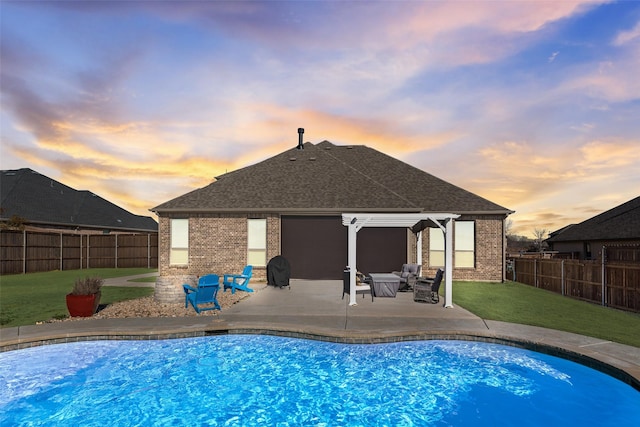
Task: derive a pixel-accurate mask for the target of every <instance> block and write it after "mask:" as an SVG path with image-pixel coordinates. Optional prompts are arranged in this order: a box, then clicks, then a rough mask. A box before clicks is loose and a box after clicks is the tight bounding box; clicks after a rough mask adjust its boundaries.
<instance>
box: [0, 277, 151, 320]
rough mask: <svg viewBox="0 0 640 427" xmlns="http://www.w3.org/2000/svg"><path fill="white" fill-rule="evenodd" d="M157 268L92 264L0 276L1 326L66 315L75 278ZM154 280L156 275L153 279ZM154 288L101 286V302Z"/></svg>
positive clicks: (133, 296) (119, 298) (134, 295)
mask: <svg viewBox="0 0 640 427" xmlns="http://www.w3.org/2000/svg"><path fill="white" fill-rule="evenodd" d="M154 271H157V270H155V269H148V268H117V269H115V268H92V269H88V270H70V271H51V272H44V273H29V274H16V275H10V276H0V326H2V327H12V326H22V325H33V324H35V323H36V322H43V321H46V320H50V319H60V318H65V317H68V316H69V312H68V311H67V305H66V302H65V296H66V295H67V294H68V293H69V292H71V289H72V288H73V283H74V282H75V280H76V278H79V277H87V276H98V277H102V278H103V279H107V278H111V277H122V276H129V275H134V274H143V273H151V272H154ZM153 280H155V278H154V279H153ZM153 291H154V289H153V288H152V287H149V288H128V287H115V286H103V287H102V297H101V298H100V305H105V304H112V303H114V302H118V301H125V300H130V299H136V298H141V297H144V296H147V295H151V294H153Z"/></svg>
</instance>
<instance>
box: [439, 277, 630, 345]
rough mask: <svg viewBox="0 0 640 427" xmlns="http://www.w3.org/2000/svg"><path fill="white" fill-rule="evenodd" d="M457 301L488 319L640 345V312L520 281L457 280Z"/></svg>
mask: <svg viewBox="0 0 640 427" xmlns="http://www.w3.org/2000/svg"><path fill="white" fill-rule="evenodd" d="M441 290H442V288H441ZM453 303H454V305H459V306H460V307H463V308H465V309H467V310H469V311H470V312H472V313H473V314H475V315H477V316H479V317H481V318H483V319H486V320H500V321H503V322H511V323H520V324H525V325H532V326H542V327H545V328H550V329H556V330H560V331H566V332H573V333H576V334H581V335H587V336H590V337H594V338H601V339H604V340H608V341H615V342H618V343H622V344H628V345H632V346H635V347H640V314H637V313H629V312H624V311H620V310H614V309H611V308H607V307H602V306H599V305H595V304H592V303H588V302H585V301H579V300H575V299H572V298H568V297H563V296H562V295H559V294H556V293H553V292H549V291H546V290H543V289H537V288H534V287H532V286H528V285H523V284H521V283H517V282H505V283H484V282H454V284H453Z"/></svg>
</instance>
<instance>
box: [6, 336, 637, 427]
mask: <svg viewBox="0 0 640 427" xmlns="http://www.w3.org/2000/svg"><path fill="white" fill-rule="evenodd" d="M0 389H2V390H6V392H3V393H2V394H1V395H0V408H1V409H0V425H3V426H4V425H18V426H19V425H25V426H26V425H29V426H32V425H33V426H38V425H57V426H74V427H75V426H77V425H82V426H98V425H100V426H102V425H105V424H106V425H119V426H127V425H132V426H133V425H136V426H137V425H145V426H146V425H152V426H164V425H207V426H254V425H265V426H306V425H309V426H311V425H313V426H425V425H434V426H438V425H443V426H444V425H455V426H477V425H491V426H500V425H515V424H518V425H522V426H527V425H531V426H537V425H543V426H545V427H550V426H560V425H563V426H564V425H567V424H568V423H571V424H572V425H593V421H594V420H597V424H598V425H602V426H609V425H610V426H614V425H615V426H617V427H620V426H637V425H640V393H638V392H637V391H636V390H634V389H633V388H631V387H630V386H628V385H626V384H624V383H622V382H620V381H618V380H616V379H614V378H612V377H609V376H607V375H605V374H602V373H600V372H597V371H594V370H591V369H589V368H586V367H584V366H582V365H578V364H576V363H572V362H569V361H567V360H563V359H558V358H555V357H552V356H548V355H544V354H540V353H535V352H531V351H528V350H523V349H517V348H512V347H505V346H501V345H496V344H487V343H479V342H464V341H416V342H400V343H389V344H375V345H365V344H362V345H353V344H351V345H349V344H336V343H328V342H320V341H309V340H302V339H294V338H285V337H277V336H262V335H258V336H252V335H229V336H215V337H204V338H190V339H181V340H163V341H94V342H80V343H70V344H62V345H51V346H45V347H38V348H32V349H25V350H18V351H14V352H7V353H2V354H0Z"/></svg>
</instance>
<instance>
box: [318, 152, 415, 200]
mask: <svg viewBox="0 0 640 427" xmlns="http://www.w3.org/2000/svg"><path fill="white" fill-rule="evenodd" d="M322 143H328V144H331V145H332V146H333V147H336V148H338V147H344V148H345V149H347V150H348V149H353V146H338V145H335V144H333V143H331V142H330V141H327V140H325V141H322ZM359 147H363V148H367V149H370V148H369V147H367V146H366V145H359ZM321 151H325V152H326V154H327V155H329V156H331V157H333V158H334V159H335V160H337V161H339V162H340V163H342V164H344V165H345V166H347V167H348V168H349V169H351V170H353V171H355V172H357V173H359V174H360V175H362V176H364V177H365V178H367V179H368V180H369V181H372V182H374V183H375V184H376V185H378V186H379V187H382V188H384V189H385V190H386V191H388V192H389V193H391V194H393V195H395V196H397V197H399V198H400V199H402V200H404V201H405V202H407V203H408V204H409V205H411V206H413V207H415V208H418V209H421V207H420V206H417V205H416V204H415V203H413V202H412V201H411V200H409V199H407V198H406V197H405V196H403V195H402V194H399V193H398V192H397V191H394V190H392V189H391V188H389V187H387V186H386V185H384V184H383V183H381V182H380V181H377V180H376V179H374V178H373V177H372V176H370V175H368V174H366V173H364V172H362V171H361V170H359V169H357V168H355V167H354V166H352V165H351V164H349V163H347V162H346V161H344V160H342V159H340V158H338V157H336V156H334V155H333V154H332V153H330V151H331V150H326V149H325V150H321Z"/></svg>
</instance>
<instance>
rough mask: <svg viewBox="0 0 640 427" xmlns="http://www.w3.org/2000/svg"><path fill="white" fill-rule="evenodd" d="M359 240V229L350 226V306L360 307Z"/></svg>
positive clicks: (352, 225) (353, 225)
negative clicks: (357, 252)
mask: <svg viewBox="0 0 640 427" xmlns="http://www.w3.org/2000/svg"><path fill="white" fill-rule="evenodd" d="M357 240H358V229H357V228H356V225H355V224H349V239H348V242H349V254H348V258H349V259H348V267H349V305H358V303H357V302H356V272H357V271H358V270H356V268H357V267H356V244H357Z"/></svg>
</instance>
